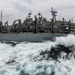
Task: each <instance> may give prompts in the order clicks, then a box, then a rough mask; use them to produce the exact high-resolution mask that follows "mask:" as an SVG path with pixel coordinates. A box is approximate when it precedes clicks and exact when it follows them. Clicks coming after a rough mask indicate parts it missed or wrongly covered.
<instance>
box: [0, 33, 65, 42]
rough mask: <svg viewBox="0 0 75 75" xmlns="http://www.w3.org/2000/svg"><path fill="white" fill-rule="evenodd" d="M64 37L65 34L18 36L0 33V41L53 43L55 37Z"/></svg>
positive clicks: (22, 34)
mask: <svg viewBox="0 0 75 75" xmlns="http://www.w3.org/2000/svg"><path fill="white" fill-rule="evenodd" d="M59 36H65V34H51V33H38V34H34V33H19V34H16V33H14V34H2V33H0V41H19V42H22V41H27V42H42V41H48V40H50V41H54V40H55V37H59Z"/></svg>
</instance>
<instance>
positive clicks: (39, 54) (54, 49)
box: [0, 35, 75, 75]
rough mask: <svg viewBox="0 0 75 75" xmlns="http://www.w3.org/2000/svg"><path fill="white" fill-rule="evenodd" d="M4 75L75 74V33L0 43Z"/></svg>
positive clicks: (1, 65) (0, 57)
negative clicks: (48, 38)
mask: <svg viewBox="0 0 75 75" xmlns="http://www.w3.org/2000/svg"><path fill="white" fill-rule="evenodd" d="M0 75H75V36H74V35H68V36H66V37H57V38H56V41H54V42H52V41H43V42H41V43H32V42H7V41H5V42H0Z"/></svg>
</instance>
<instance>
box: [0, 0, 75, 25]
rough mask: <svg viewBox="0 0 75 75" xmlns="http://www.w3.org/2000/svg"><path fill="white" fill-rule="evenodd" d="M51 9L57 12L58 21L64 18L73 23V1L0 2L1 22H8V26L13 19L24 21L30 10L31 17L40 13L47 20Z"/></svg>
mask: <svg viewBox="0 0 75 75" xmlns="http://www.w3.org/2000/svg"><path fill="white" fill-rule="evenodd" d="M51 7H54V8H55V9H56V10H57V11H58V14H57V15H58V16H57V19H58V20H59V19H61V18H63V17H65V19H66V20H69V19H71V18H73V21H74V22H75V0H0V11H3V22H5V21H7V20H8V21H9V24H12V22H13V21H14V20H15V19H19V18H21V19H22V20H24V19H25V18H26V16H27V14H28V12H29V11H30V10H31V11H32V17H33V15H35V14H37V13H38V12H41V13H42V15H43V16H44V17H46V18H48V20H49V19H50V18H51V13H50V9H51Z"/></svg>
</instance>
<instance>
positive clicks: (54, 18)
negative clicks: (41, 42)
mask: <svg viewBox="0 0 75 75" xmlns="http://www.w3.org/2000/svg"><path fill="white" fill-rule="evenodd" d="M51 13H52V19H51V32H52V33H54V24H55V22H56V16H57V15H56V13H57V11H56V10H54V9H53V7H51Z"/></svg>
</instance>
